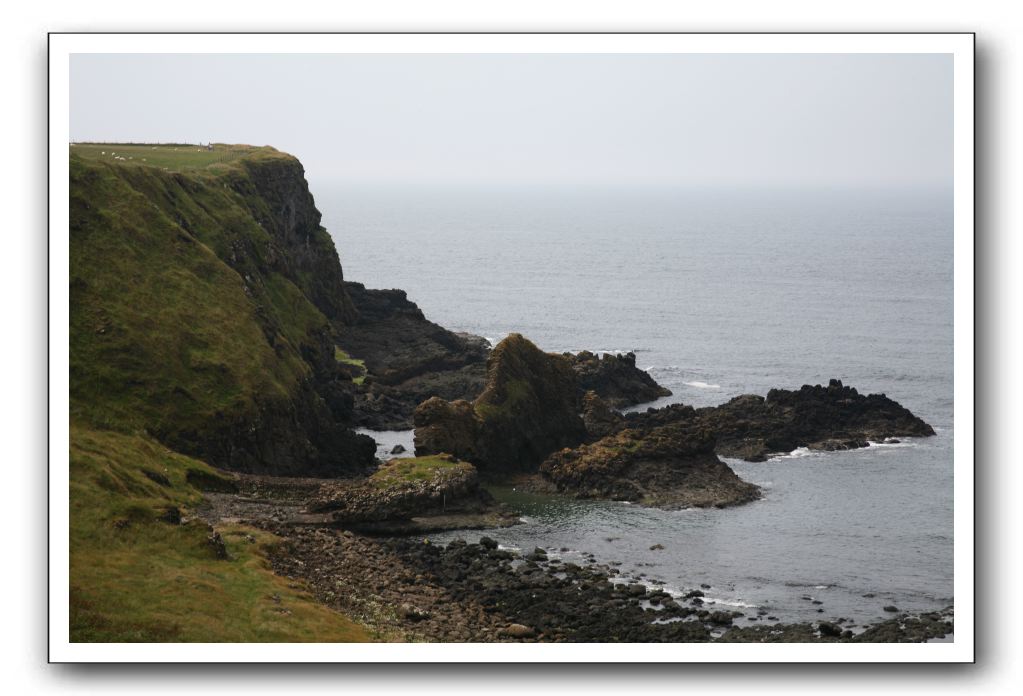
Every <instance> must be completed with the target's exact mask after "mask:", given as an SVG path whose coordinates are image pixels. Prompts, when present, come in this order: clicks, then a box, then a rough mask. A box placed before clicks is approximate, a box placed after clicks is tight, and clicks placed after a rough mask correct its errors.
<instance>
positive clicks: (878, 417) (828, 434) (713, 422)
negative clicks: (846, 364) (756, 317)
mask: <svg viewBox="0 0 1023 696" xmlns="http://www.w3.org/2000/svg"><path fill="white" fill-rule="evenodd" d="M625 420H626V423H627V427H639V428H649V427H653V426H656V425H663V424H666V423H672V422H676V423H691V424H693V425H698V426H700V427H703V428H706V429H707V430H710V431H712V432H714V433H715V434H716V436H717V440H718V444H717V453H718V454H720V455H721V456H725V457H736V458H740V459H745V460H747V461H763V460H764V459H766V458H767V457H769V456H771V455H772V454H781V453H785V452H791V451H792V450H794V449H796V448H798V447H809V448H811V449H821V450H839V449H853V448H856V447H866V446H867V445H868V444H869V443H868V440H872V441H875V442H880V441H884V440H886V439H888V438H893V437H925V436H929V435H934V429H933V428H932V427H931V426H930V425H928V424H927V423H925V422H924V421H923V420H921V419H920V418H918V417H917V416H915V415H913V414H912V413H910V411H909V410H908V409H906V408H904V407H903V406H901V405H900V404H898V403H897V402H895V401H893V400H891V399H889V398H888V397H887V396H885V395H884V394H870V395H868V396H864V395H862V394H860V393H859V392H857V391H856V389H854V388H852V387H846V386H844V385H843V384H842V382H841V381H840V380H837V379H833V380H831V381H830V382H829V383H828V386H826V387H825V386H822V385H819V384H818V385H816V386H810V385H804V386H803V387H802V388H800V389H798V390H787V389H772V390H771V391H769V392H768V393H767V397H766V398H764V397H762V396H757V395H754V394H745V395H743V396H737V397H735V398H734V399H732V400H731V401H729V402H727V403H725V404H722V405H720V406H714V407H708V408H701V409H698V410H694V409H692V408H689V407H686V406H678V405H673V406H670V407H667V408H664V409H658V410H650V411H647V412H646V413H630V414H626V416H625Z"/></svg>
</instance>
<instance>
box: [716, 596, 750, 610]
mask: <svg viewBox="0 0 1023 696" xmlns="http://www.w3.org/2000/svg"><path fill="white" fill-rule="evenodd" d="M703 601H704V603H705V604H723V605H724V606H726V607H743V608H745V609H756V608H757V607H758V606H760V605H759V604H750V603H749V602H744V601H742V600H741V599H719V598H717V597H707V596H704V598H703Z"/></svg>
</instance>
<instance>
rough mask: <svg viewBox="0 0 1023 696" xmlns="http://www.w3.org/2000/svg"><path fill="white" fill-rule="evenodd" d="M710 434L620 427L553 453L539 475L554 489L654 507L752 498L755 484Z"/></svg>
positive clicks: (676, 426) (672, 428) (676, 427)
mask: <svg viewBox="0 0 1023 696" xmlns="http://www.w3.org/2000/svg"><path fill="white" fill-rule="evenodd" d="M714 445H715V438H714V434H713V433H712V432H710V431H707V430H702V429H698V428H692V427H689V426H687V425H686V424H681V423H676V424H671V425H664V426H659V427H656V428H652V429H650V430H647V431H641V430H630V429H627V430H622V431H620V432H618V433H616V434H614V435H610V436H608V437H605V438H602V439H600V440H598V441H596V442H594V443H591V444H587V445H582V446H580V447H577V448H575V449H564V450H561V451H559V452H555V453H554V454H552V455H551V456H550V457H548V458H547V460H546V461H544V462H543V464H542V465H541V466H540V474H541V476H543V477H544V478H545V479H546V480H547V481H550V482H551V483H553V484H554V486H555V487H556V488H557V490H558V491H559V492H562V493H568V494H571V495H575V496H577V497H580V498H610V499H612V500H627V501H632V502H639V503H642V504H644V505H651V506H656V507H669V508H676V507H725V506H729V505H738V504H741V503H747V502H750V501H752V500H756V499H757V498H759V497H760V489H759V488H758V487H757V486H755V485H753V484H751V483H747V482H745V481H743V480H742V479H740V478H739V477H738V476H737V475H736V474H735V472H734V471H732V470H731V469H730V468H729V467H728V465H727V464H725V463H724V462H722V461H721V460H720V459H718V457H717V455H716V454H714Z"/></svg>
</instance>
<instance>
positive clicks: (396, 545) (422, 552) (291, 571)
mask: <svg viewBox="0 0 1023 696" xmlns="http://www.w3.org/2000/svg"><path fill="white" fill-rule="evenodd" d="M322 484H323V482H322V481H320V482H316V481H315V480H310V479H282V480H279V481H278V480H275V479H272V478H269V477H251V476H242V477H240V478H239V480H238V485H239V488H240V492H239V493H234V494H230V493H208V494H206V495H207V499H208V501H209V502H208V505H207V506H205V507H203V508H201V509H200V510H199V511H198V512H199V513H200V515H201V517H202V518H203V519H205V520H206V521H207V522H209V523H211V524H214V525H216V524H219V523H220V522H222V521H224V520H227V521H231V522H238V521H242V522H247V523H249V524H252V525H255V526H257V527H260V528H262V529H265V530H267V531H270V532H272V533H274V534H276V535H277V536H278V537H280V539H281V541H280V542H279V543H276V544H274V545H272V546H271V547H269V553H270V554H271V555H270V560H271V563H272V566H273V569H274V571H275V572H276V573H277V574H279V575H282V576H284V577H287V578H291V579H294V580H302V581H304V582H305V583H307V584H308V587H309V588H310V590H311V591H312V593H313V594H314V596H316V597H317V599H318V600H319V601H321V602H323V603H325V604H327V605H329V606H332V607H334V608H336V609H338V610H339V611H342V612H344V613H345V614H347V615H349V616H352V617H354V618H356V619H358V620H360V621H363V622H365V623H367V624H368V625H370V626H371V627H372V629H373V630H374V631H375V633H376V635H377V636H378V637H379V638H380V639H382V640H430V641H449V642H466V641H471V642H492V641H545V642H547V641H598V642H615V641H633V642H658V641H668V642H694V641H707V640H718V641H753V642H760V641H782V640H788V641H794V640H806V641H821V640H827V641H861V640H877V641H896V640H900V641H908V640H926V639H928V638H931V637H937V636H938V635H945V634H946V633H949V632H951V630H952V628H951V626H952V624H951V615H950V613H943V614H934V615H921V616H920V617H908V616H905V615H899V616H898V617H896V618H893V619H891V620H890V621H888V622H883V623H882V624H878V625H877V626H875V627H871V628H869V629H867V630H866V631H864V632H863V633H861V634H859V635H857V636H852V635H851V634H849V635H846V632H845V631H843V634H842V635H841V636H839V637H837V638H836V637H833V636H827V635H822V634H821V633H820V632H819V630H818V627H817V626H816V625H814V624H809V623H806V624H791V625H787V624H778V623H777V617H775V616H769V617H767V618H766V620H768V621H772V622H773V623H771V624H760V623H758V622H752V625H746V624H747V622H746V621H743V622H742V626H737V625H736V624H735V621H736V619H737V618H739V617H742V616H743V614H742V613H740V612H735V611H729V610H722V609H720V608H718V607H716V606H715V605H714V604H713V601H712V600H709V599H707V598H706V597H701V596H700V594H702V593H699V591H698V590H690V591H688V592H684V593H682V594H684V595H689V596H690V597H691V598H690V599H688V600H687V599H684V598H683V597H682V596H676V595H673V594H671V593H669V592H666V591H665V590H663V589H660V588H656V587H648V586H647V585H645V584H641V583H639V582H636V581H631V582H625V583H622V582H621V581H618V582H617V583H616V582H615V580H616V578H615V575H616V574H617V569H615V568H612V567H610V566H609V565H598V564H595V563H592V562H591V563H589V564H586V565H583V564H579V563H573V562H567V561H561V560H559V559H555V558H549V554H548V552H547V551H546V550H544V549H541V548H536V549H533V551H531V552H529V553H526V554H519V553H516V552H514V551H510V550H508V549H503V548H501V547H500V545H499V543H498V539H499V536H498V535H496V534H489V535H481V536H480V537H478V542H477V543H467V542H465V541H458V540H456V541H452V542H451V543H449V544H448V545H446V546H442V545H439V544H434V543H429V540H428V539H423V538H421V537H402V538H380V537H371V536H364V535H362V534H359V533H355V532H352V531H349V530H344V529H338V528H334V527H328V526H313V525H308V524H296V523H295V521H294V516H295V511H296V510H297V509H298V506H299V505H301V504H303V503H304V502H305V501H307V500H308V499H309V498H310V497H312V496H314V495H315V494H316V492H317V491H318V490H319V487H320V486H322ZM211 536H212V531H211ZM221 541H222V540H221ZM211 550H212V547H211ZM228 562H229V561H228ZM704 589H708V588H704ZM698 593H699V594H698ZM705 600H706V601H705ZM758 616H759V611H758ZM831 623H836V624H837V621H833V622H831ZM513 625H519V626H523V627H525V630H522V629H517V628H516V629H511V627H512V626H513ZM754 629H763V630H762V631H754ZM529 631H532V632H533V635H531V636H530V635H528V632H529ZM712 631H713V633H712ZM721 631H724V633H723V634H721V635H718V634H720V633H721ZM826 631H827V629H825V632H826Z"/></svg>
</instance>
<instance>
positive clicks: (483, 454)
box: [415, 334, 586, 476]
mask: <svg viewBox="0 0 1023 696" xmlns="http://www.w3.org/2000/svg"><path fill="white" fill-rule="evenodd" d="M415 425H416V434H415V443H416V454H430V453H440V452H447V453H450V454H454V455H455V456H457V457H459V458H461V459H466V460H468V461H471V462H473V463H474V464H476V465H478V466H479V467H480V469H481V471H483V472H484V473H486V474H488V475H498V476H500V475H506V474H511V473H514V472H521V471H535V469H536V467H537V466H539V464H540V462H542V461H543V460H544V459H545V458H546V457H547V455H549V454H550V453H551V452H553V451H555V450H558V449H561V448H563V447H571V446H574V445H577V444H579V443H580V442H582V441H583V440H584V439H585V437H586V428H585V425H584V424H583V421H582V419H581V418H580V417H579V404H578V400H577V383H576V377H575V373H574V371H573V370H572V367H571V365H570V363H569V361H568V359H567V358H565V357H564V356H561V355H556V354H553V353H545V352H543V351H542V350H540V349H539V348H537V347H536V346H535V345H533V344H532V343H531V342H530V341H528V340H527V339H526V338H524V337H523V336H522V335H520V334H511V335H510V336H508V337H507V338H505V339H504V340H503V341H501V342H500V343H499V344H498V345H497V346H496V347H495V348H494V350H493V351H492V352H491V354H490V357H489V358H488V360H487V379H486V387H485V389H484V390H483V393H482V394H480V395H479V397H478V398H477V399H476V400H475V401H474V402H472V403H471V404H470V403H468V402H466V401H455V402H453V403H446V402H443V401H442V400H440V399H430V400H429V401H426V402H425V403H423V404H422V405H421V406H420V407H419V408H418V409H416V412H415Z"/></svg>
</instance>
